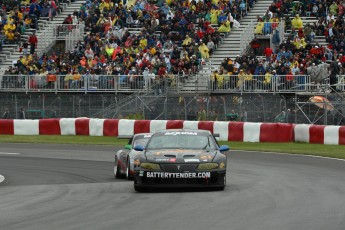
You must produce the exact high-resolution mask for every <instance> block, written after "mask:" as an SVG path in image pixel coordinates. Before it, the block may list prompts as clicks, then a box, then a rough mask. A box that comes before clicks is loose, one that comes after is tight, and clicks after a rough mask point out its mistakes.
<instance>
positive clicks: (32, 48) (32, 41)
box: [29, 32, 38, 55]
mask: <svg viewBox="0 0 345 230" xmlns="http://www.w3.org/2000/svg"><path fill="white" fill-rule="evenodd" d="M37 42H38V40H37V36H36V33H35V32H33V33H32V35H30V37H29V44H30V54H31V55H32V54H34V53H35V49H36V48H37Z"/></svg>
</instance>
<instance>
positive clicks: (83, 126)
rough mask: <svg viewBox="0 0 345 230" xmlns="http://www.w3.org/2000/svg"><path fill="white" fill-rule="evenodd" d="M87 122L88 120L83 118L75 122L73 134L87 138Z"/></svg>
mask: <svg viewBox="0 0 345 230" xmlns="http://www.w3.org/2000/svg"><path fill="white" fill-rule="evenodd" d="M89 120H90V119H84V118H83V119H76V120H75V134H76V135H84V136H88V135H89V134H90V127H89Z"/></svg>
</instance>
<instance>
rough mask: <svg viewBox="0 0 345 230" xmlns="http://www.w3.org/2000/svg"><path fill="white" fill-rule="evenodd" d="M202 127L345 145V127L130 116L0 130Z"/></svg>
mask: <svg viewBox="0 0 345 230" xmlns="http://www.w3.org/2000/svg"><path fill="white" fill-rule="evenodd" d="M182 128H183V129H202V130H209V131H211V132H212V133H217V134H219V138H218V139H219V140H222V141H241V142H294V141H295V142H306V143H319V144H335V145H345V127H343V126H319V125H304V124H302V125H293V124H286V123H251V122H225V121H182V120H172V121H167V120H152V121H150V120H127V119H120V120H116V119H89V118H61V119H44V120H1V119H0V134H8V135H87V136H115V137H116V136H131V135H133V134H136V133H143V132H155V131H157V130H161V129H182Z"/></svg>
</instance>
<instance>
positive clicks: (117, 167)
mask: <svg viewBox="0 0 345 230" xmlns="http://www.w3.org/2000/svg"><path fill="white" fill-rule="evenodd" d="M114 176H115V178H118V179H119V178H122V177H123V176H122V174H121V171H120V165H119V163H115V164H114Z"/></svg>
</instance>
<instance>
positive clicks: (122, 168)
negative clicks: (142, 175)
mask: <svg viewBox="0 0 345 230" xmlns="http://www.w3.org/2000/svg"><path fill="white" fill-rule="evenodd" d="M151 135H152V134H151V133H140V134H135V135H134V136H132V137H128V136H127V137H124V136H123V137H119V138H129V141H128V144H127V145H125V146H124V148H123V149H120V150H119V151H117V152H116V154H115V163H114V177H115V178H127V179H128V180H131V179H133V174H134V156H135V155H136V154H138V153H139V152H137V151H135V150H134V149H133V146H135V145H140V146H145V145H146V143H147V141H148V140H149V138H150V137H151Z"/></svg>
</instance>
